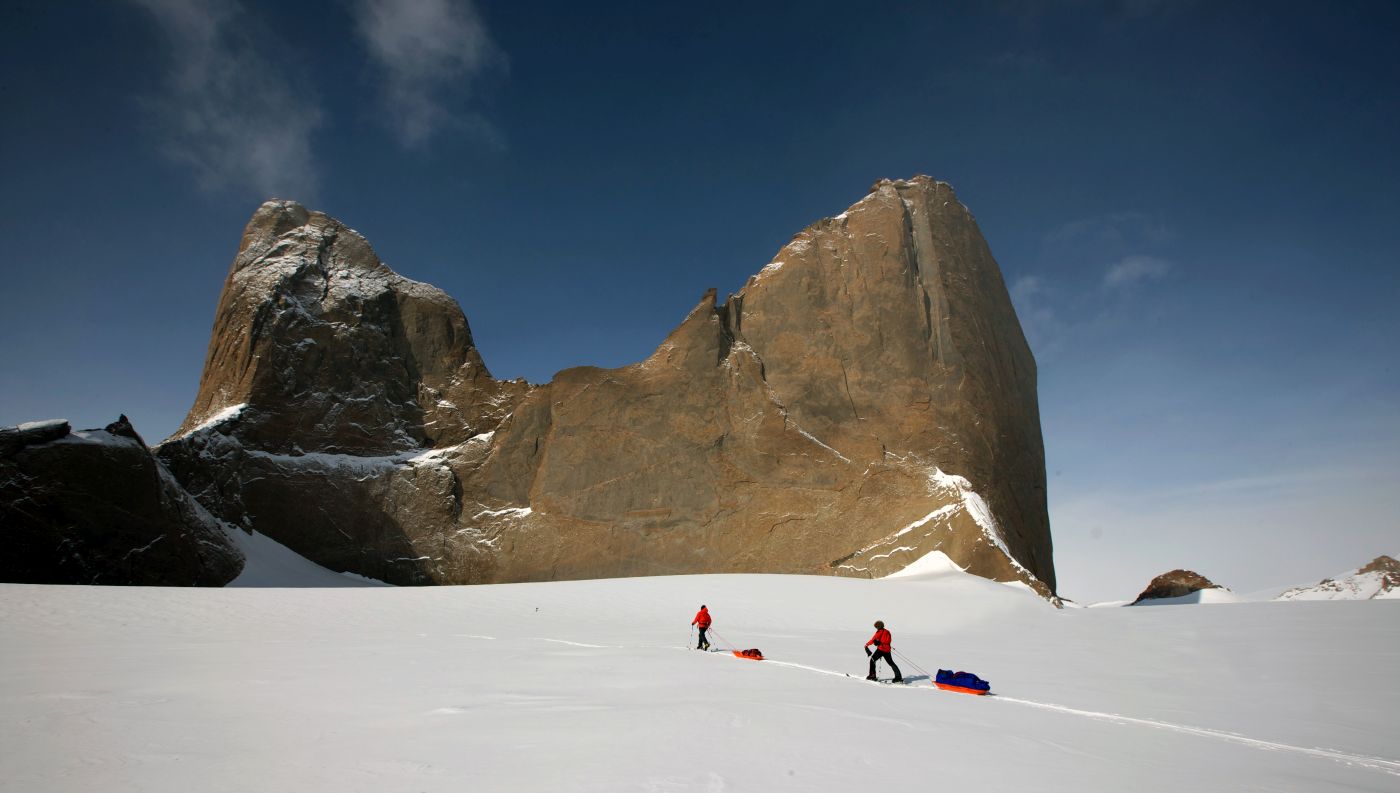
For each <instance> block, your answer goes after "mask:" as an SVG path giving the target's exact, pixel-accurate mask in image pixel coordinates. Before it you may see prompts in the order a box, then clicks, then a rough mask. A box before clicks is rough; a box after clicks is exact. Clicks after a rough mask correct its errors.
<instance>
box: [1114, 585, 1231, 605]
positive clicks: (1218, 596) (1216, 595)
mask: <svg viewBox="0 0 1400 793" xmlns="http://www.w3.org/2000/svg"><path fill="white" fill-rule="evenodd" d="M1244 601H1245V599H1244V598H1242V597H1240V596H1239V595H1236V594H1235V593H1234V592H1231V591H1230V590H1228V589H1223V588H1222V589H1198V590H1196V591H1195V592H1192V593H1190V594H1188V595H1182V596H1181V597H1174V598H1148V599H1147V600H1142V601H1138V602H1137V603H1132V602H1129V603H1128V605H1130V606H1194V605H1211V604H1219V603H1243V602H1244Z"/></svg>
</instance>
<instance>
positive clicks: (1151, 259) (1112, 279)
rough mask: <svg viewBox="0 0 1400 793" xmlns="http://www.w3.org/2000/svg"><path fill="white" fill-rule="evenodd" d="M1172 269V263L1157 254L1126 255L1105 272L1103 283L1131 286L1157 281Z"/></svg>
mask: <svg viewBox="0 0 1400 793" xmlns="http://www.w3.org/2000/svg"><path fill="white" fill-rule="evenodd" d="M1171 270H1172V263H1171V262H1169V261H1167V260H1166V259H1159V258H1157V257H1156V256H1143V255H1133V256H1126V257H1124V258H1123V259H1122V260H1121V261H1119V262H1118V263H1117V264H1114V265H1112V266H1110V267H1109V268H1108V272H1106V273H1104V277H1103V285H1104V286H1105V287H1107V288H1113V287H1121V286H1130V285H1132V284H1135V283H1138V282H1140V281H1155V280H1159V279H1162V278H1165V277H1166V275H1167V273H1170V272H1171Z"/></svg>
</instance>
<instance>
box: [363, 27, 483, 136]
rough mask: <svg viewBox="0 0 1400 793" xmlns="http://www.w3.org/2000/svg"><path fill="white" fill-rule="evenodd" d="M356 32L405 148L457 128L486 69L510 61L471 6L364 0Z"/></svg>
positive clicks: (471, 120) (470, 119) (470, 117)
mask: <svg viewBox="0 0 1400 793" xmlns="http://www.w3.org/2000/svg"><path fill="white" fill-rule="evenodd" d="M353 13H354V16H355V24H356V29H357V30H358V32H359V34H360V37H361V38H362V39H363V40H364V44H365V46H366V48H367V49H368V50H369V54H370V57H371V58H372V59H373V61H374V63H375V64H376V65H377V66H378V67H379V69H380V72H381V75H382V78H383V81H384V84H383V88H382V91H383V100H384V105H385V112H387V113H388V115H389V119H388V122H389V125H390V126H391V128H392V129H393V130H394V133H395V134H396V135H397V137H398V138H399V141H400V142H401V143H403V144H404V145H405V146H419V145H422V144H424V143H426V142H427V141H428V140H429V139H430V138H431V137H432V136H433V135H434V133H436V132H437V131H438V130H440V129H441V128H442V127H444V126H448V125H454V124H471V125H474V126H477V127H480V126H481V125H482V124H483V123H484V122H482V121H481V119H480V118H479V117H478V116H476V115H475V114H474V113H472V112H471V111H469V110H466V109H465V103H466V101H467V100H468V99H469V98H470V97H471V96H472V94H473V91H474V89H475V88H476V87H477V86H476V83H477V82H478V80H479V78H480V77H481V76H482V74H483V73H485V72H486V70H487V69H489V68H491V67H493V66H501V65H504V63H505V59H504V56H503V55H502V54H501V53H500V51H499V50H498V49H497V48H496V46H495V44H493V43H492V42H491V37H490V35H489V34H488V32H487V30H486V26H485V25H484V24H483V23H482V21H481V17H480V15H478V14H477V11H476V7H475V6H473V5H472V3H471V2H470V0H357V1H356V3H355V4H354V6H353Z"/></svg>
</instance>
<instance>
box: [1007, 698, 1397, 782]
mask: <svg viewBox="0 0 1400 793" xmlns="http://www.w3.org/2000/svg"><path fill="white" fill-rule="evenodd" d="M991 700H992V701H993V702H1010V703H1012V704H1015V705H1026V706H1028V707H1032V708H1040V709H1042V710H1052V711H1056V712H1058V713H1069V714H1071V715H1074V716H1083V717H1085V718H1090V719H1098V720H1100V721H1111V722H1115V723H1118V724H1139V725H1142V726H1144V727H1156V728H1157V729H1159V730H1171V731H1172V732H1180V733H1185V734H1187V735H1199V736H1202V737H1205V738H1218V739H1220V740H1222V741H1232V742H1234V743H1238V744H1243V745H1245V746H1253V747H1255V748H1256V749H1265V750H1269V751H1286V752H1297V753H1298V754H1306V755H1312V756H1313V757H1325V758H1327V759H1328V760H1336V761H1337V762H1341V763H1347V764H1350V765H1358V766H1362V767H1364V768H1370V769H1372V770H1375V771H1384V772H1385V773H1387V774H1391V775H1393V776H1400V761H1396V760H1386V759H1384V758H1381V757H1369V756H1367V755H1364V754H1351V753H1349V752H1338V751H1336V750H1333V749H1309V748H1308V747H1306V746H1293V745H1291V744H1286V743H1275V742H1273V741H1261V740H1259V739H1258V738H1249V737H1246V736H1244V735H1237V734H1236V733H1233V732H1224V731H1222V730H1210V729H1206V728H1204V727H1189V726H1187V725H1185V724H1173V723H1171V722H1169V721H1156V720H1153V719H1138V718H1134V717H1132V716H1120V715H1118V714H1116V713H1100V712H1098V711H1092V710H1079V709H1078V708H1069V707H1065V706H1064V705H1051V704H1049V703H1045V702H1032V701H1031V700H1029V699H1016V698H1015V697H1003V696H1001V695H999V694H993V695H992V696H991Z"/></svg>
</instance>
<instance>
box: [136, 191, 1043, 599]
mask: <svg viewBox="0 0 1400 793" xmlns="http://www.w3.org/2000/svg"><path fill="white" fill-rule="evenodd" d="M161 455H162V458H163V459H164V460H165V461H166V462H167V464H168V465H169V466H170V468H171V470H173V471H174V472H175V473H176V475H177V476H178V477H179V478H180V480H181V481H182V482H183V483H184V484H185V485H186V487H188V488H189V490H190V491H191V492H192V493H194V494H195V495H196V497H198V498H199V499H200V501H201V502H202V503H204V504H205V505H206V506H207V507H208V508H209V509H211V510H212V511H214V512H215V513H216V514H218V515H220V516H222V517H223V518H225V519H226V520H228V521H230V522H231V523H234V524H236V525H239V526H243V527H245V528H248V529H256V530H258V531H261V532H264V533H266V534H268V535H270V536H272V537H273V538H275V539H278V540H279V541H282V542H283V543H285V544H287V545H289V546H291V547H292V548H293V549H295V550H298V551H299V552H301V553H303V554H305V555H307V556H309V557H310V558H312V559H313V560H314V561H317V562H319V563H321V564H324V565H327V566H329V567H332V568H334V569H338V570H349V571H353V572H356V573H360V574H363V575H368V576H373V577H377V578H383V579H385V580H388V581H391V582H394V583H485V582H504V581H530V580H553V579H570V578H587V577H609V576H626V575H654V574H674V573H702V572H777V573H809V574H828V575H829V574H836V575H851V576H883V575H887V574H889V573H893V572H896V571H898V570H900V569H902V568H904V567H905V566H906V565H908V564H910V563H911V562H913V561H915V560H917V559H919V558H921V557H922V556H923V555H925V554H927V553H929V552H932V551H935V550H937V551H942V552H943V553H945V554H947V555H948V556H949V557H950V558H951V559H952V560H954V561H955V562H956V563H958V564H959V565H961V566H963V567H965V568H967V569H968V570H969V571H970V572H973V573H976V574H978V575H983V576H987V577H989V578H993V579H996V580H1002V581H1020V582H1023V583H1026V584H1028V585H1030V586H1032V587H1034V588H1036V589H1037V590H1038V591H1041V592H1042V594H1046V595H1049V594H1050V593H1051V592H1052V591H1053V587H1054V581H1055V578H1054V565H1053V561H1052V552H1051V541H1050V528H1049V521H1048V518H1047V514H1046V506H1045V473H1044V453H1043V448H1042V444H1041V434H1040V422H1039V412H1038V408H1037V404H1036V372H1035V361H1034V359H1033V358H1032V356H1031V353H1030V350H1029V348H1028V347H1027V345H1026V342H1025V339H1024V337H1023V336H1022V333H1021V329H1020V326H1019V324H1018V322H1017V319H1016V315H1015V312H1014V310H1013V309H1012V306H1011V302H1010V299H1009V296H1008V294H1007V290H1006V287H1005V284H1004V283H1003V281H1002V277H1001V273H1000V271H999V269H998V267H997V264H996V262H995V260H994V259H993V258H992V256H991V253H990V251H989V250H988V248H987V245H986V243H985V242H984V241H983V239H982V236H981V234H980V232H979V231H978V229H977V224H976V222H975V221H974V220H973V218H972V216H971V214H970V213H969V212H968V211H967V209H966V208H965V207H964V206H963V205H962V204H961V203H960V202H959V201H958V200H957V198H956V197H955V196H954V194H953V191H952V189H951V188H950V187H949V186H948V185H946V184H943V183H941V182H936V181H934V180H931V179H928V178H927V177H917V178H915V179H912V180H908V181H888V180H886V181H881V182H879V183H877V184H876V185H875V186H874V188H872V191H871V192H870V194H869V195H867V196H866V197H865V198H864V199H862V200H861V201H859V202H857V203H856V204H855V205H853V206H852V207H850V208H849V209H847V210H846V212H844V213H842V214H841V215H838V216H837V217H835V218H830V219H825V220H822V221H819V222H817V223H815V224H813V225H812V226H810V227H808V228H807V229H805V230H803V231H802V232H801V233H799V234H798V235H797V236H796V237H794V238H793V240H792V241H791V242H790V243H789V244H788V245H786V246H785V247H784V248H783V249H782V250H780V251H779V252H778V255H777V256H776V257H775V258H774V260H773V261H772V262H771V263H770V264H768V265H767V266H766V267H764V268H762V270H760V271H759V272H758V273H757V274H756V275H755V276H753V277H752V278H750V279H749V281H748V283H747V284H745V285H744V287H743V289H741V290H740V291H739V292H737V293H736V294H733V295H730V296H729V297H728V299H727V300H725V301H724V302H723V303H721V302H719V301H718V299H717V295H716V293H715V292H714V290H711V291H710V292H709V293H708V294H706V295H705V296H704V297H703V298H701V300H700V302H699V303H698V305H696V307H695V308H694V309H693V310H692V311H691V312H690V314H689V315H688V316H686V317H685V318H684V319H683V320H682V321H681V322H680V324H679V325H678V326H677V327H676V328H675V330H673V331H672V332H671V334H670V335H669V336H668V337H667V338H666V339H665V340H664V341H663V342H662V343H661V345H660V346H659V347H658V348H657V349H656V351H655V352H654V353H653V354H652V355H651V356H649V357H648V358H647V359H646V360H644V361H641V362H639V363H637V364H634V365H631V366H626V367H622V368H619V369H596V368H589V367H584V368H576V369H568V370H565V371H563V372H560V373H559V374H557V375H556V376H555V378H554V379H553V381H552V382H550V383H548V384H545V385H541V386H531V385H528V384H526V383H524V382H523V381H500V380H496V379H495V378H493V377H491V375H490V373H489V372H488V371H487V369H486V367H485V365H484V364H483V362H482V358H481V356H480V354H479V353H478V351H477V350H476V348H475V347H474V346H473V344H472V339H471V333H470V330H469V328H468V325H467V321H466V318H465V317H464V316H463V315H462V312H461V310H460V309H459V308H458V307H457V305H456V303H455V302H453V301H452V300H451V299H450V298H448V297H447V296H446V295H445V294H443V293H442V292H441V291H439V290H437V289H435V288H433V287H430V286H426V285H424V284H418V283H416V282H413V281H410V280H408V279H405V278H402V277H401V276H398V275H396V274H395V273H394V272H393V271H391V270H390V269H389V268H388V267H387V266H385V265H384V264H383V263H382V262H380V261H379V259H378V257H377V256H375V254H374V252H373V250H372V249H371V248H370V246H369V245H368V243H366V242H365V240H364V239H363V238H362V237H361V236H360V235H358V234H357V233H355V232H354V231H351V230H349V229H347V228H346V227H344V226H343V225H341V224H339V223H338V222H336V221H335V220H332V219H330V218H328V217H326V216H325V215H322V214H319V213H315V212H308V211H307V210H305V209H304V208H302V207H300V206H299V205H297V204H294V203H292V202H286V201H278V202H269V203H268V204H265V205H264V206H263V207H262V208H260V209H259V210H258V212H257V213H256V214H255V215H254V217H253V220H252V221H251V222H250V224H249V226H248V230H247V231H246V232H245V235H244V240H243V244H242V246H241V248H240V251H239V254H238V257H237V258H236V260H235V261H234V264H233V267H232V269H231V271H230V274H229V278H228V281H227V283H226V284H225V288H224V292H223V295H222V297H221V299H220V303H219V308H218V312H217V315H216V319H215V327H214V335H213V339H212V340H211V342H210V348H209V356H208V359H207V361H206V364H205V370H204V375H203V378H202V381H201V384H200V389H199V394H198V396H197V398H196V401H195V405H194V407H193V408H192V409H191V411H190V414H189V416H188V417H187V418H186V420H185V423H184V425H183V426H182V427H181V430H180V432H178V433H177V434H176V436H175V437H173V438H171V439H170V440H168V441H167V442H166V443H165V444H163V446H162V447H161Z"/></svg>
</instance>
